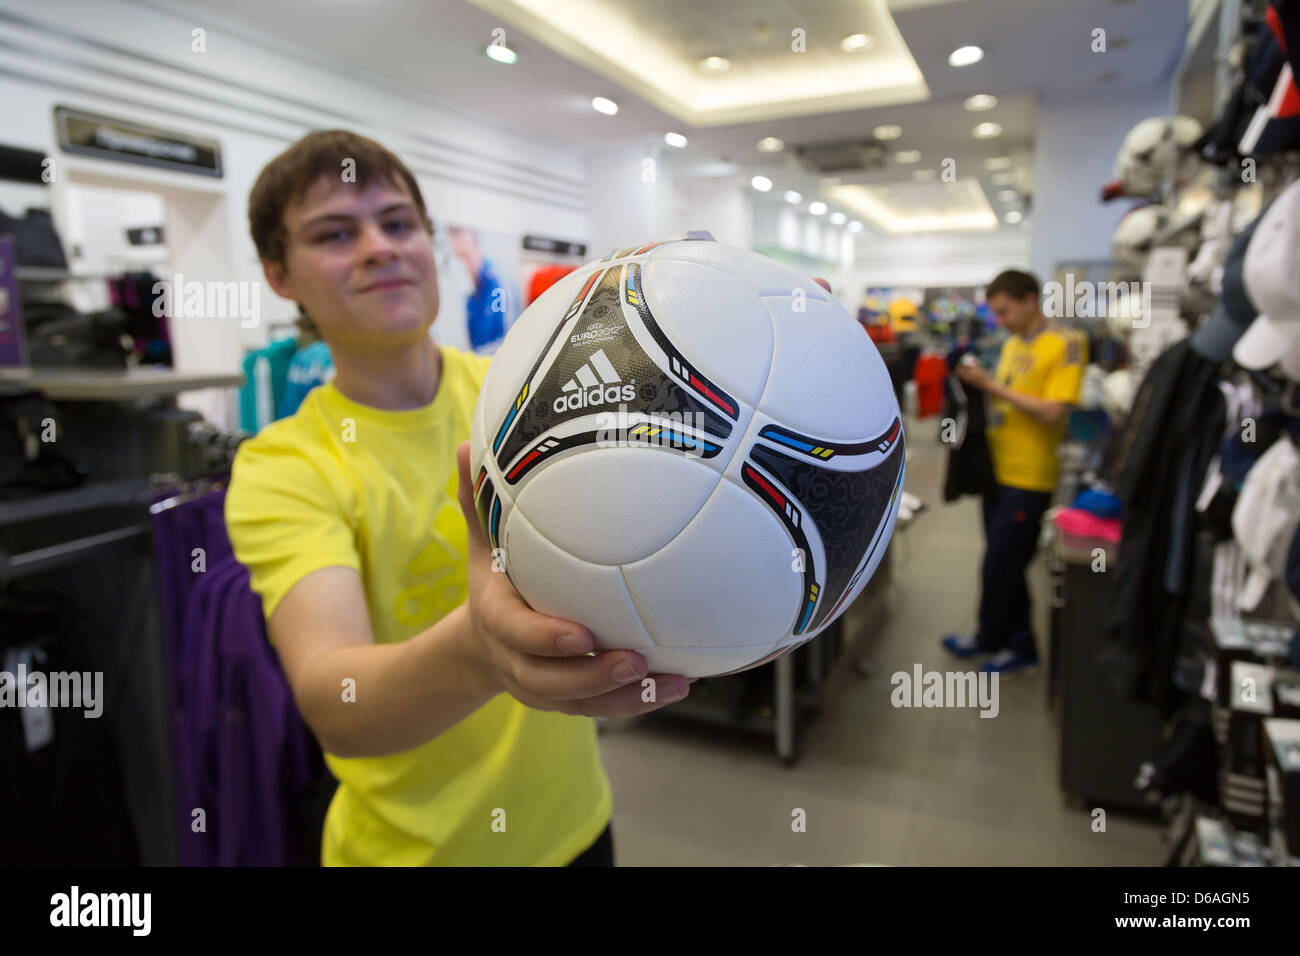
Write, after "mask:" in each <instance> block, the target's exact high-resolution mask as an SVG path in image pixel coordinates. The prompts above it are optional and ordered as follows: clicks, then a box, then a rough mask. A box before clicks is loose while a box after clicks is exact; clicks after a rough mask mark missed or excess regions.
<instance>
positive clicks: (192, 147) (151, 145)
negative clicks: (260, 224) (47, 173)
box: [54, 106, 222, 179]
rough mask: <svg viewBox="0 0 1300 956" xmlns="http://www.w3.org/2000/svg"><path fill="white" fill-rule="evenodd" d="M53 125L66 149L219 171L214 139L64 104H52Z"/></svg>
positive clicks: (199, 171) (218, 173) (116, 159)
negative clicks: (77, 108)
mask: <svg viewBox="0 0 1300 956" xmlns="http://www.w3.org/2000/svg"><path fill="white" fill-rule="evenodd" d="M54 125H55V127H56V128H57V130H58V134H59V145H60V146H62V147H63V149H64V151H65V152H69V153H76V154H77V155H80V156H93V157H95V158H96V159H107V160H111V161H113V162H119V163H137V164H139V165H141V166H154V167H157V168H159V169H172V170H176V171H177V172H182V173H194V174H195V175H198V176H212V177H214V178H217V179H220V178H221V175H222V169H221V144H220V143H218V142H217V141H216V140H215V139H207V138H205V137H202V136H191V135H190V134H188V133H177V132H173V131H170V130H164V129H158V128H157V127H154V126H145V125H143V124H141V123H135V122H131V121H130V120H119V119H112V118H110V117H107V116H97V115H95V114H93V113H84V112H82V111H81V110H74V109H71V108H69V107H67V106H56V107H55V108H54Z"/></svg>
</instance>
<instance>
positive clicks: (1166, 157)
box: [1115, 116, 1203, 196]
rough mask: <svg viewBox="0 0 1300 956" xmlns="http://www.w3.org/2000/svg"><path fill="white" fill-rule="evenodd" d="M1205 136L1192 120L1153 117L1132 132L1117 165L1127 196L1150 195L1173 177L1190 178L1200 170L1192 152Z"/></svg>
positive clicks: (1125, 141) (1187, 117) (1117, 172)
mask: <svg viewBox="0 0 1300 956" xmlns="http://www.w3.org/2000/svg"><path fill="white" fill-rule="evenodd" d="M1202 132H1203V129H1202V127H1201V124H1200V123H1199V122H1197V121H1196V120H1194V119H1192V118H1191V117H1190V116H1153V117H1151V118H1150V119H1144V120H1142V121H1141V122H1140V123H1138V124H1137V125H1136V126H1134V127H1133V128H1132V129H1131V130H1129V132H1128V135H1127V136H1125V137H1124V143H1123V145H1122V146H1120V151H1119V157H1118V158H1117V159H1116V161H1115V178H1116V179H1118V180H1119V181H1120V182H1121V183H1122V184H1123V188H1124V195H1126V196H1146V195H1150V194H1151V193H1153V192H1155V190H1156V189H1157V188H1159V186H1160V184H1161V183H1163V182H1164V181H1165V180H1166V179H1167V178H1168V177H1170V176H1171V175H1172V176H1173V177H1174V179H1183V178H1185V177H1186V176H1188V175H1189V174H1190V173H1191V171H1192V170H1193V169H1194V168H1195V166H1196V157H1195V156H1194V155H1192V154H1190V153H1189V152H1188V149H1189V148H1190V147H1191V145H1192V144H1193V143H1195V142H1196V141H1197V140H1198V139H1200V137H1201V134H1202Z"/></svg>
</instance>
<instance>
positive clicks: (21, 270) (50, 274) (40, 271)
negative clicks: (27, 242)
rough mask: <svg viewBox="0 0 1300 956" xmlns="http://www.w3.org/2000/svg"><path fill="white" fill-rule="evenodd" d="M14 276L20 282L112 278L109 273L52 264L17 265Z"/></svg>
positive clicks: (104, 279) (79, 280) (84, 280)
mask: <svg viewBox="0 0 1300 956" xmlns="http://www.w3.org/2000/svg"><path fill="white" fill-rule="evenodd" d="M14 278H15V279H17V280H18V281H19V282H89V281H95V280H97V281H101V282H103V281H107V280H108V279H109V278H110V275H109V273H107V272H104V273H85V272H71V271H69V270H67V269H56V268H53V267H51V266H17V267H16V268H15V269H14Z"/></svg>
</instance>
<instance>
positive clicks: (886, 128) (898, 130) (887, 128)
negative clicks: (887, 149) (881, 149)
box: [871, 123, 903, 139]
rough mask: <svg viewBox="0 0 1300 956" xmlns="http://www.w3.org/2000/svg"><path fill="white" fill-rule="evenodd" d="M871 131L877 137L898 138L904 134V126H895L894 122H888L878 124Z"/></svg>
mask: <svg viewBox="0 0 1300 956" xmlns="http://www.w3.org/2000/svg"><path fill="white" fill-rule="evenodd" d="M871 132H872V133H873V134H874V135H875V137H876V139H898V137H900V136H902V135H903V127H901V126H895V125H894V124H893V123H886V124H884V125H883V126H877V127H876V128H875V129H873V130H872V131H871Z"/></svg>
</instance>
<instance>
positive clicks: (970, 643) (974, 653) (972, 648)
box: [943, 634, 988, 657]
mask: <svg viewBox="0 0 1300 956" xmlns="http://www.w3.org/2000/svg"><path fill="white" fill-rule="evenodd" d="M943 649H944V650H946V651H947V652H948V653H949V654H952V655H953V656H954V657H978V656H979V655H980V654H987V653H988V651H986V650H984V648H982V647H980V646H979V645H978V644H976V643H975V638H973V637H966V636H965V635H964V634H949V635H948V636H947V637H945V638H944V639H943Z"/></svg>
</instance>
